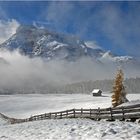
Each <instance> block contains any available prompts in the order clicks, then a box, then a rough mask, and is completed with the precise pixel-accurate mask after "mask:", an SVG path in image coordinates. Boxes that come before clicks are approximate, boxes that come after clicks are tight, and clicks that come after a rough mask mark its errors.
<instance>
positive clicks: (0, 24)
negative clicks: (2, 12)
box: [0, 19, 19, 43]
mask: <svg viewBox="0 0 140 140" xmlns="http://www.w3.org/2000/svg"><path fill="white" fill-rule="evenodd" d="M18 27H19V23H18V22H17V21H16V20H15V19H12V20H8V21H4V20H0V43H3V42H4V41H6V40H7V39H8V38H9V37H11V36H12V35H13V34H15V33H16V29H17V28H18Z"/></svg>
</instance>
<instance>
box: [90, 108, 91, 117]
mask: <svg viewBox="0 0 140 140" xmlns="http://www.w3.org/2000/svg"><path fill="white" fill-rule="evenodd" d="M90 118H91V108H90Z"/></svg>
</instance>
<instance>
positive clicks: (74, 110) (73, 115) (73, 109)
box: [73, 109, 75, 118]
mask: <svg viewBox="0 0 140 140" xmlns="http://www.w3.org/2000/svg"><path fill="white" fill-rule="evenodd" d="M73 117H74V118H75V109H73Z"/></svg>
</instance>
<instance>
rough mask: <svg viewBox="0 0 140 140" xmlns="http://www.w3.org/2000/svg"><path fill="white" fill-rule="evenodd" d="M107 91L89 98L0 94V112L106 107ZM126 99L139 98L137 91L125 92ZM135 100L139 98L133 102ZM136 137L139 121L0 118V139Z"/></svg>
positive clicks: (20, 115)
mask: <svg viewBox="0 0 140 140" xmlns="http://www.w3.org/2000/svg"><path fill="white" fill-rule="evenodd" d="M110 96H111V94H107V93H106V94H104V96H103V97H93V96H91V95H86V94H46V95H42V94H29V95H0V112H1V113H4V114H5V115H8V116H10V117H16V118H26V117H29V116H31V115H35V114H40V113H45V112H46V113H47V112H53V111H61V110H65V109H72V108H97V107H110V106H111V98H110ZM127 97H128V99H129V100H140V94H129V95H128V96H127ZM137 102H139V101H137ZM107 139H108V140H110V139H114V140H139V139H140V124H138V123H131V122H119V121H115V122H106V121H93V120H89V119H63V120H44V121H36V122H28V123H22V124H14V125H10V124H5V121H3V120H2V119H0V140H107Z"/></svg>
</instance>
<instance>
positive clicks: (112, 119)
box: [110, 107, 114, 121]
mask: <svg viewBox="0 0 140 140" xmlns="http://www.w3.org/2000/svg"><path fill="white" fill-rule="evenodd" d="M110 115H111V120H110V121H114V118H113V112H112V108H111V107H110Z"/></svg>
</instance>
